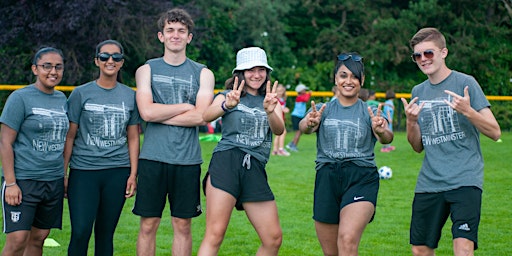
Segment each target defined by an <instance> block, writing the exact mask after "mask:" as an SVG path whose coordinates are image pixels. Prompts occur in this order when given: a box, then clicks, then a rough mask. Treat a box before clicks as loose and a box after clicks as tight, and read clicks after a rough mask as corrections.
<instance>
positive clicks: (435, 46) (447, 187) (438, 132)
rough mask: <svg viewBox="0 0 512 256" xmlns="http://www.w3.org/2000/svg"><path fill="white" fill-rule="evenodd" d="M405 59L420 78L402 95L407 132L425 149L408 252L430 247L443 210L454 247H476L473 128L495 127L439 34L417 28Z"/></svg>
mask: <svg viewBox="0 0 512 256" xmlns="http://www.w3.org/2000/svg"><path fill="white" fill-rule="evenodd" d="M410 46H411V49H412V50H413V51H414V53H413V54H412V58H413V61H414V62H416V64H417V66H418V68H419V69H420V70H421V71H422V72H423V73H424V74H425V75H427V77H428V80H426V81H424V82H422V83H420V84H418V85H416V86H415V87H414V88H413V89H412V100H411V101H410V102H407V100H405V99H403V98H402V102H403V104H404V109H405V114H406V116H407V139H408V141H409V143H410V144H411V146H412V148H413V150H414V151H416V152H418V153H420V152H422V151H425V154H424V159H423V164H422V166H421V170H420V173H419V175H418V180H417V183H416V189H415V195H414V201H413V205H412V218H411V227H410V243H411V245H412V252H413V254H414V255H434V253H435V252H434V250H435V249H436V248H437V245H438V242H439V240H440V236H441V231H442V229H443V226H444V224H445V223H446V220H447V218H448V216H449V215H450V217H451V220H452V223H453V224H452V228H451V230H452V236H453V250H454V254H455V255H472V254H473V251H474V250H476V249H477V248H478V243H477V242H478V241H477V235H478V225H479V222H480V211H481V200H482V187H483V172H484V162H483V157H482V152H481V150H480V135H479V133H482V134H483V135H485V136H487V137H489V138H491V139H493V140H498V139H499V138H500V136H501V131H500V127H499V124H498V122H497V121H496V118H495V117H494V115H493V113H492V112H491V110H490V104H489V102H488V101H487V99H486V98H485V95H484V94H483V92H482V89H481V88H480V85H479V84H478V82H477V81H476V80H475V79H474V78H473V77H471V76H469V75H466V74H463V73H460V72H457V71H454V70H451V69H449V68H448V67H447V66H446V62H445V59H446V57H447V56H448V49H447V48H446V39H445V37H444V36H443V34H442V33H441V32H439V30H437V29H436V28H423V29H421V30H419V31H418V32H417V33H416V34H415V35H414V36H413V37H412V39H411V40H410Z"/></svg>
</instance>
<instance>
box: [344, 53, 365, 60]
mask: <svg viewBox="0 0 512 256" xmlns="http://www.w3.org/2000/svg"><path fill="white" fill-rule="evenodd" d="M350 58H352V60H354V61H362V60H363V57H361V56H359V55H357V54H344V53H342V54H340V55H338V60H341V61H346V60H348V59H350Z"/></svg>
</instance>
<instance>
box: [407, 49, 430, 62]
mask: <svg viewBox="0 0 512 256" xmlns="http://www.w3.org/2000/svg"><path fill="white" fill-rule="evenodd" d="M434 51H435V50H426V51H423V52H415V53H413V54H412V55H411V58H412V61H413V62H418V61H421V55H423V56H425V58H427V59H432V58H434Z"/></svg>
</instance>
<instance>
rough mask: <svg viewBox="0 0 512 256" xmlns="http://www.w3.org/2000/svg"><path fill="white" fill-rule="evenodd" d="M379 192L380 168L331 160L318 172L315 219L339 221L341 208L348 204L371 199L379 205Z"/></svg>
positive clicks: (331, 221) (326, 221)
mask: <svg viewBox="0 0 512 256" xmlns="http://www.w3.org/2000/svg"><path fill="white" fill-rule="evenodd" d="M378 192H379V174H378V172H377V167H362V166H358V165H356V164H354V163H352V162H345V163H328V164H326V165H324V166H323V167H321V168H320V169H319V170H318V171H317V172H316V179H315V196H314V204H313V219H314V220H316V221H319V222H323V223H329V224H338V223H339V221H340V211H341V209H342V208H343V207H345V206H346V205H348V204H351V203H355V202H361V201H368V202H370V203H372V204H373V205H374V206H377V194H378ZM374 215H375V214H374ZM372 220H373V216H372ZM370 222H371V220H370Z"/></svg>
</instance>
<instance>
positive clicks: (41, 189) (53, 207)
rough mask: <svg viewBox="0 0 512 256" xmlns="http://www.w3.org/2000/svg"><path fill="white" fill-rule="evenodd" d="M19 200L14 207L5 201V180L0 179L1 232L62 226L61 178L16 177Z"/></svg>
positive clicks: (62, 194)
mask: <svg viewBox="0 0 512 256" xmlns="http://www.w3.org/2000/svg"><path fill="white" fill-rule="evenodd" d="M16 183H17V184H18V187H19V188H20V189H21V194H22V200H21V204H20V205H17V206H12V205H9V204H7V203H6V202H5V189H6V187H5V182H4V181H3V179H2V209H3V216H4V233H10V232H14V231H19V230H31V228H32V226H34V227H36V228H39V229H52V228H58V229H61V228H62V209H63V203H64V178H61V179H58V180H54V181H36V180H16Z"/></svg>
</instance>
